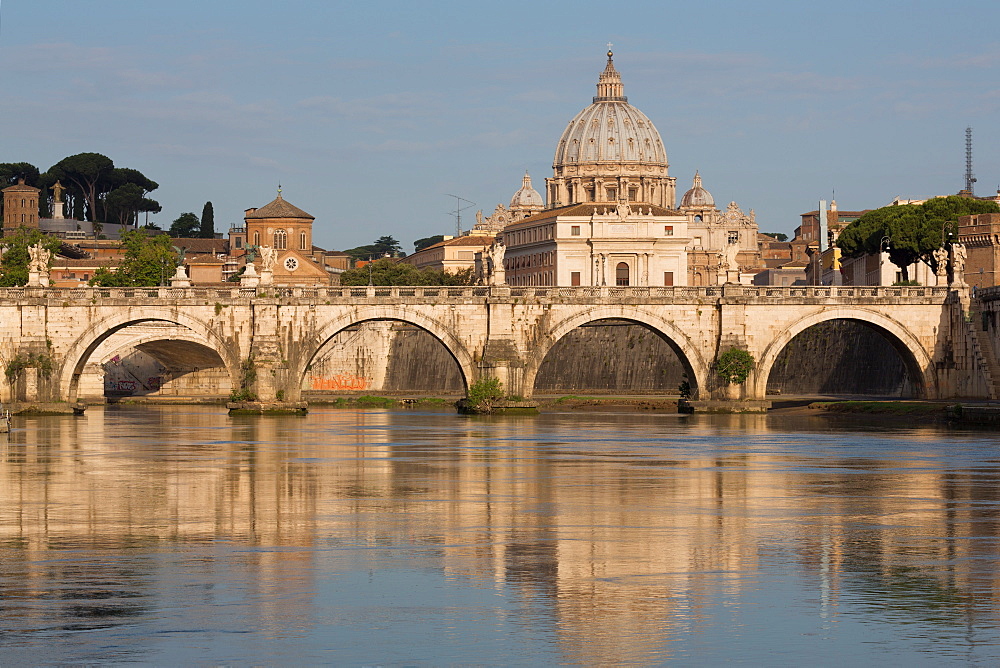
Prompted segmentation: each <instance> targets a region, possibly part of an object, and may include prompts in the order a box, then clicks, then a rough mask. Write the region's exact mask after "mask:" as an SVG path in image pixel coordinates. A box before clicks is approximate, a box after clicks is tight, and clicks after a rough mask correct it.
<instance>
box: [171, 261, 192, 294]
mask: <svg viewBox="0 0 1000 668" xmlns="http://www.w3.org/2000/svg"><path fill="white" fill-rule="evenodd" d="M170 286H171V287H173V288H190V287H191V279H189V278H188V275H187V270H185V269H184V265H183V264H179V265H177V271H175V272H174V275H173V276H171V277H170Z"/></svg>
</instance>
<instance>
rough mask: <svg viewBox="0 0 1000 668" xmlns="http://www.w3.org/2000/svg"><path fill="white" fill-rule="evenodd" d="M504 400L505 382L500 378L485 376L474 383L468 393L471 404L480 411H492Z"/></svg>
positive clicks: (467, 398)
mask: <svg viewBox="0 0 1000 668" xmlns="http://www.w3.org/2000/svg"><path fill="white" fill-rule="evenodd" d="M503 400H504V393H503V384H502V383H501V382H500V379H498V378H483V379H482V380H478V381H476V382H475V383H473V384H472V385H469V391H468V393H467V394H466V401H468V403H469V406H470V407H472V408H473V409H474V410H476V411H478V412H480V413H492V412H493V409H494V408H496V406H497V404H499V403H500V402H501V401H503Z"/></svg>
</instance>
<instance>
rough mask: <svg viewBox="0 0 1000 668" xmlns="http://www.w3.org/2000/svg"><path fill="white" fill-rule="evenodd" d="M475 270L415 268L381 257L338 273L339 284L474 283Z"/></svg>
mask: <svg viewBox="0 0 1000 668" xmlns="http://www.w3.org/2000/svg"><path fill="white" fill-rule="evenodd" d="M475 278H476V276H475V272H474V271H473V270H472V269H463V270H462V271H459V272H455V273H452V272H447V271H438V270H434V269H417V268H416V267H414V266H413V265H412V264H406V263H404V262H398V261H396V260H394V259H392V258H382V259H380V260H375V261H374V262H372V263H370V264H368V265H365V266H364V267H359V268H357V269H348V270H347V271H345V272H344V273H343V274H341V275H340V284H341V285H368V281H369V279H370V280H371V284H372V285H474V284H475Z"/></svg>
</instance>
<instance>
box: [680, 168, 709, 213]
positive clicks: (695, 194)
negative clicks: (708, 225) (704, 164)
mask: <svg viewBox="0 0 1000 668" xmlns="http://www.w3.org/2000/svg"><path fill="white" fill-rule="evenodd" d="M714 206H715V198H713V197H712V193H710V192H708V191H707V190H705V189H704V188H702V187H701V175H700V174H698V172H695V173H694V185H693V186H692V187H691V190H688V191H687V192H686V193H684V197H682V198H681V208H684V207H696V208H699V209H700V208H705V207H714Z"/></svg>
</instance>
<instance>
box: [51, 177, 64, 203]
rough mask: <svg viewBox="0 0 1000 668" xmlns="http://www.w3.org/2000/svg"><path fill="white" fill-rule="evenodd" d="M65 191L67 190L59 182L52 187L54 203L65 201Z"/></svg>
mask: <svg viewBox="0 0 1000 668" xmlns="http://www.w3.org/2000/svg"><path fill="white" fill-rule="evenodd" d="M64 190H66V189H65V188H64V187H63V184H61V183H59V181H56V184H55V185H54V186H52V198H53V199H54V201H56V202H62V201H63V196H62V194H63V191H64Z"/></svg>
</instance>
